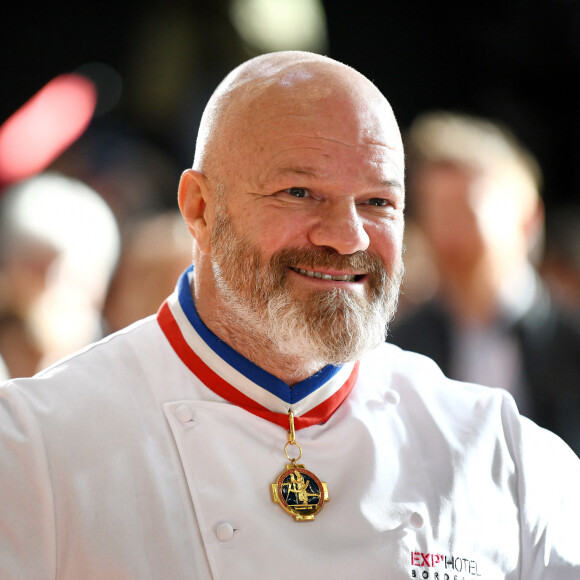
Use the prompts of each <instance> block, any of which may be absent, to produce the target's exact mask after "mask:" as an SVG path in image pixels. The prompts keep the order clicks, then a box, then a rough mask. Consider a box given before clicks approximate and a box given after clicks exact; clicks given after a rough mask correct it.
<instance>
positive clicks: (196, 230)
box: [177, 169, 210, 253]
mask: <svg viewBox="0 0 580 580" xmlns="http://www.w3.org/2000/svg"><path fill="white" fill-rule="evenodd" d="M208 196H209V188H208V185H207V180H206V178H205V176H204V175H203V173H201V172H199V171H195V170H194V169H187V170H186V171H184V172H183V174H182V175H181V179H180V181H179V189H178V194H177V199H178V203H179V209H180V210H181V214H182V215H183V218H184V219H185V223H186V224H187V227H188V228H189V231H190V233H191V235H192V236H193V238H194V239H195V241H196V242H197V245H198V247H199V249H200V251H201V252H203V253H208V252H209V249H210V227H209V224H208V216H207V213H208V212H207V201H208Z"/></svg>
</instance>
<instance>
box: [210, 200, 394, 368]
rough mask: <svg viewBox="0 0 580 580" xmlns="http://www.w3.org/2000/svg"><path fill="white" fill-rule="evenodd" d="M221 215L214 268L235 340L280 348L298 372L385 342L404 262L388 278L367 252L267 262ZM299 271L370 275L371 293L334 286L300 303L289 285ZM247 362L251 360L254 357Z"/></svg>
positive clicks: (296, 255)
mask: <svg viewBox="0 0 580 580" xmlns="http://www.w3.org/2000/svg"><path fill="white" fill-rule="evenodd" d="M220 205H221V204H220ZM217 209H218V211H217V212H216V213H217V217H216V221H215V224H214V228H213V231H212V237H211V247H212V252H213V255H212V268H213V273H214V277H215V281H216V288H217V291H218V293H219V294H220V295H221V298H222V303H223V304H224V305H225V308H224V312H223V316H222V320H221V322H222V324H223V327H224V329H227V332H228V333H229V334H230V336H232V335H237V337H238V338H237V340H239V341H244V343H245V344H246V345H247V344H249V343H248V340H249V339H248V335H250V336H251V343H252V347H253V348H256V349H257V350H258V351H262V353H263V352H264V351H265V350H268V351H270V353H272V351H273V350H275V352H276V354H277V355H280V356H282V357H285V358H287V360H290V361H292V364H293V365H294V366H295V368H296V374H299V373H301V372H307V373H309V374H312V373H314V372H316V371H317V370H319V369H320V368H322V367H323V366H325V365H328V364H333V365H339V364H342V363H346V362H350V361H354V360H357V359H358V358H359V357H360V356H361V355H362V354H364V353H365V352H367V351H369V350H371V349H373V348H375V347H377V346H378V345H380V344H381V343H382V342H384V341H385V339H386V336H387V330H388V324H389V322H390V321H391V320H392V318H393V316H394V314H395V312H396V309H397V304H398V298H399V290H400V286H401V281H402V278H403V273H404V268H403V264H402V262H399V265H398V267H396V268H394V270H393V272H392V274H391V276H390V277H389V275H387V272H386V268H385V265H384V263H383V261H382V260H381V259H380V258H379V257H378V256H377V255H376V254H373V253H371V252H366V251H364V252H357V253H355V254H350V255H341V254H339V253H337V252H336V251H334V250H332V249H331V248H328V247H313V248H302V249H300V248H298V249H290V248H287V249H283V250H281V251H279V252H277V253H276V254H274V255H272V256H271V257H269V258H264V257H263V256H262V254H261V252H260V250H259V248H258V247H256V246H255V245H254V244H252V243H251V242H250V241H249V240H247V239H246V238H244V237H243V235H241V234H239V233H238V232H237V231H236V229H235V227H234V225H233V223H232V220H231V218H230V216H229V215H228V213H227V211H226V209H225V207H223V206H222V207H221V208H219V207H218V208H217ZM220 209H221V211H220ZM294 267H300V268H306V269H312V270H316V269H318V268H331V269H336V270H339V271H351V272H365V274H366V277H367V285H366V286H367V289H366V292H365V294H364V295H361V294H360V293H355V292H352V291H349V290H346V289H343V288H331V289H329V290H318V291H312V292H310V293H309V294H308V295H307V296H306V297H302V298H298V297H296V296H294V295H293V294H292V288H291V284H290V282H289V280H288V276H289V268H294ZM232 346H233V347H234V348H236V344H232ZM245 350H246V351H248V350H249V351H252V348H246V349H245ZM246 356H247V357H248V358H250V360H252V354H251V353H250V355H249V356H248V354H247V352H246ZM257 358H258V357H256V359H257ZM253 362H257V361H256V360H253Z"/></svg>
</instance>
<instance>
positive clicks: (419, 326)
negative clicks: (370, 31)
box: [388, 111, 580, 453]
mask: <svg viewBox="0 0 580 580" xmlns="http://www.w3.org/2000/svg"><path fill="white" fill-rule="evenodd" d="M406 147H407V155H408V204H409V215H410V220H411V221H412V222H413V223H414V225H415V226H416V227H417V228H418V229H419V230H420V235H421V236H422V237H423V239H424V240H425V241H426V243H427V248H428V250H429V252H430V254H431V257H432V261H433V265H434V271H435V273H436V283H435V284H433V279H432V277H429V279H428V280H427V279H426V280H425V285H426V286H428V287H429V288H431V287H432V286H435V288H436V289H435V293H434V295H433V297H432V298H431V299H428V300H426V301H425V302H424V303H423V304H420V305H418V306H417V307H416V308H409V306H408V305H407V310H406V311H405V312H404V313H401V315H400V316H399V317H398V319H397V320H396V321H395V322H394V324H393V326H392V336H391V337H390V338H389V339H388V340H389V341H390V342H393V343H394V344H397V345H399V346H401V347H403V348H405V349H409V350H413V351H416V352H419V353H422V354H425V355H427V356H429V357H431V358H433V359H434V360H435V361H436V362H437V363H438V364H439V365H440V367H441V368H442V370H443V371H444V372H445V373H446V374H447V375H448V376H450V377H451V378H455V379H459V380H462V381H468V382H476V383H480V384H484V385H488V386H492V387H502V388H504V389H507V390H508V391H509V392H511V393H512V395H513V396H514V398H515V399H516V402H517V403H518V406H519V408H520V410H521V412H522V413H523V414H525V415H527V416H529V417H531V418H532V419H534V420H535V421H537V422H538V423H539V424H540V425H542V426H544V427H546V428H548V429H550V430H552V431H554V432H555V433H557V434H559V435H560V436H562V437H563V438H564V439H565V440H566V441H567V442H568V443H569V444H570V445H571V446H572V447H573V448H574V450H575V451H576V452H577V453H580V420H579V417H580V382H579V377H580V330H579V326H578V324H577V323H575V322H574V321H573V319H571V318H570V317H569V316H568V315H566V314H564V313H563V312H562V309H561V308H560V306H559V305H558V303H556V302H555V301H554V300H553V299H552V298H551V296H550V294H549V292H548V291H547V288H546V285H545V284H544V283H543V281H542V280H541V278H540V276H539V275H538V272H537V269H536V267H535V263H537V260H538V257H539V255H540V251H541V247H542V240H543V229H544V227H543V226H544V210H543V204H542V200H541V198H540V183H541V174H540V169H539V167H538V164H537V162H536V160H535V159H534V158H533V157H532V156H531V154H530V153H529V152H528V151H527V150H525V149H524V147H522V145H521V144H520V143H519V142H518V141H517V140H516V138H515V137H514V135H513V134H512V133H510V132H509V131H508V130H507V129H506V128H504V127H503V126H501V125H499V124H497V123H493V122H491V121H489V120H487V119H482V118H476V117H473V116H469V115H464V114H456V113H452V112H446V111H435V112H430V113H425V114H423V115H421V116H419V117H418V118H417V119H416V120H415V122H414V123H413V124H412V126H411V127H410V129H409V131H408V134H407V137H406ZM422 249H425V248H422ZM410 261H411V262H412V259H411V260H410ZM429 273H430V274H431V273H432V272H431V270H429ZM409 282H410V283H411V282H412V283H414V284H421V283H422V282H421V278H420V276H419V275H417V274H416V273H415V275H414V278H413V279H411V280H410V281H409ZM415 292H416V290H414V289H410V294H411V295H413V294H414V293H415Z"/></svg>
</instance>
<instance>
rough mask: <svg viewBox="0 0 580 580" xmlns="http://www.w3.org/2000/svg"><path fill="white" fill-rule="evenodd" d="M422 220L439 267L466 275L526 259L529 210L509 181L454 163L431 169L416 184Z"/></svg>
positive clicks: (435, 166)
mask: <svg viewBox="0 0 580 580" xmlns="http://www.w3.org/2000/svg"><path fill="white" fill-rule="evenodd" d="M416 185H417V191H416V193H417V196H418V203H417V209H418V216H419V219H420V222H421V224H422V226H423V228H424V230H425V232H426V234H427V238H428V239H429V241H430V243H431V246H432V248H433V251H434V254H435V257H436V259H437V262H438V264H439V266H440V267H441V268H442V270H444V271H445V272H446V273H448V272H449V271H453V272H456V273H458V274H464V275H467V274H469V273H471V272H472V271H474V270H476V269H478V268H480V267H481V266H484V267H485V268H487V269H490V271H491V270H495V269H497V265H498V264H502V263H503V262H506V263H508V264H509V263H513V261H512V259H511V254H512V253H513V252H516V253H517V254H518V255H522V254H523V255H525V254H526V252H527V249H526V248H527V240H526V236H525V233H524V226H523V223H524V221H525V215H524V209H523V205H522V203H521V202H518V196H517V193H515V190H514V188H517V187H520V185H519V184H518V183H517V182H516V183H512V181H509V180H508V179H507V178H506V177H505V176H502V178H499V177H497V176H495V175H494V174H492V173H491V172H485V171H482V170H479V171H475V170H469V169H467V168H463V167H460V166H455V165H450V164H446V165H444V164H439V165H437V164H434V165H431V166H430V165H427V166H426V167H425V168H424V169H422V170H421V172H420V173H419V178H418V180H417V182H416Z"/></svg>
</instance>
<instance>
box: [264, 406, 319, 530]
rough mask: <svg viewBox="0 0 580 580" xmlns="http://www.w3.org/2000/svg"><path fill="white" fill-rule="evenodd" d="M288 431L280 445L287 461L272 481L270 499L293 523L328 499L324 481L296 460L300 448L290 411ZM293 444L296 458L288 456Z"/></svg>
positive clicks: (304, 518) (311, 516) (309, 516)
mask: <svg viewBox="0 0 580 580" xmlns="http://www.w3.org/2000/svg"><path fill="white" fill-rule="evenodd" d="M288 418H289V421H290V430H289V431H288V442H287V443H286V445H285V446H284V454H285V455H286V458H287V459H288V460H289V461H290V462H291V463H290V464H288V465H286V469H285V470H284V471H283V472H282V473H281V474H280V475H279V476H278V479H277V480H276V483H273V484H272V499H273V500H274V501H275V502H276V503H277V504H279V505H280V507H281V508H282V509H283V510H284V511H285V512H287V513H289V514H290V515H291V516H293V517H294V519H295V520H296V521H297V522H303V521H309V520H313V519H314V516H315V515H316V514H317V513H318V512H319V511H320V510H321V509H322V506H323V505H324V502H326V501H328V488H327V487H326V483H324V482H323V481H320V479H318V477H316V475H314V473H312V472H311V471H308V469H305V468H304V465H302V464H299V463H298V461H299V460H300V458H301V457H302V448H301V447H300V445H298V443H297V442H296V438H295V433H294V414H293V413H292V411H289V413H288ZM291 445H294V446H295V447H296V448H297V449H298V457H290V455H289V454H288V447H289V446H291Z"/></svg>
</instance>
